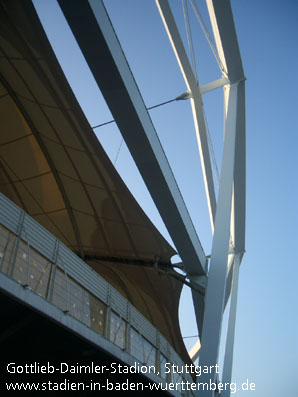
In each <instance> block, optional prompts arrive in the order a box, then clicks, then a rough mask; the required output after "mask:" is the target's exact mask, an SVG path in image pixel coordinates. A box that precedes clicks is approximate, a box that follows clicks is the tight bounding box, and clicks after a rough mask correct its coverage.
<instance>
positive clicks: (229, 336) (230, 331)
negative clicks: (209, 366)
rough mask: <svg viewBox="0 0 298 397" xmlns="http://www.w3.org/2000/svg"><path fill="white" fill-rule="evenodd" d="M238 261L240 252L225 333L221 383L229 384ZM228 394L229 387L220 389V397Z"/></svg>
mask: <svg viewBox="0 0 298 397" xmlns="http://www.w3.org/2000/svg"><path fill="white" fill-rule="evenodd" d="M240 262H241V259H240V254H239V255H236V256H235V258H234V271H233V284H232V292H231V303H230V313H229V322H228V333H227V341H226V350H225V358H224V366H223V375H222V383H223V384H225V383H228V384H231V378H232V368H233V352H234V338H235V326H236V311H237V296H238V279H239V266H240ZM230 394H231V390H230V389H229V388H227V389H225V390H223V391H222V393H221V397H230Z"/></svg>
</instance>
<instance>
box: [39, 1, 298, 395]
mask: <svg viewBox="0 0 298 397" xmlns="http://www.w3.org/2000/svg"><path fill="white" fill-rule="evenodd" d="M34 3H35V4H36V7H37V9H38V11H39V12H40V16H41V18H42V21H43V23H44V26H45V28H46V30H47V32H48V35H49V37H50V39H51V41H52V44H53V46H54V49H55V51H56V54H57V56H58V59H59V61H60V62H61V65H62V67H63V69H64V71H65V73H66V76H67V78H68V80H69V82H70V84H71V86H72V88H73V90H74V92H75V95H76V96H77V98H78V100H79V101H80V103H81V106H82V108H83V110H84V112H85V114H86V116H87V118H88V120H89V122H90V124H91V125H97V124H99V123H103V122H105V121H108V120H110V119H111V115H110V112H109V110H108V108H107V106H106V105H105V103H104V101H103V99H102V97H101V94H100V92H99V90H98V88H97V87H96V85H95V83H94V81H93V78H92V76H91V75H90V73H89V72H88V67H87V66H86V64H85V63H84V60H83V59H82V57H81V55H80V51H79V50H78V48H77V46H76V43H75V42H74V40H73V38H72V36H71V34H70V32H69V30H68V29H67V26H65V23H64V21H63V17H62V15H61V13H60V12H59V7H58V6H57V4H56V2H55V1H50V0H47V1H42V0H35V1H34ZM170 3H171V5H172V8H173V12H174V15H175V17H176V18H177V23H178V25H179V28H180V29H181V34H182V36H183V37H184V39H186V35H185V27H184V22H183V12H182V6H181V1H180V0H172V1H171V2H170ZM197 3H198V4H199V5H200V10H201V13H202V15H203V17H204V19H205V22H206V23H207V25H208V27H209V26H210V25H209V23H208V17H207V14H206V9H205V5H204V2H203V1H198V2H197ZM105 4H106V7H107V9H108V12H109V13H110V17H111V20H112V22H113V24H114V27H115V30H116V32H117V34H118V36H119V39H120V42H121V45H122V46H123V49H124V51H125V53H126V56H127V59H128V61H129V63H130V66H131V69H132V72H133V73H134V76H135V79H136V81H137V84H138V85H139V88H140V91H141V93H142V95H143V98H144V101H145V103H146V105H147V106H152V105H155V104H158V103H160V102H163V101H167V100H169V99H172V98H175V97H176V96H178V95H180V94H182V93H183V92H185V91H186V87H185V84H184V81H183V78H182V76H181V73H180V70H179V67H178V65H177V62H176V58H175V56H174V54H173V52H172V49H171V46H170V44H169V41H168V39H167V36H166V33H165V30H164V27H163V25H162V22H161V20H160V18H159V14H158V11H157V8H156V6H155V2H154V1H153V0H143V1H139V0H138V1H137V0H106V1H105ZM232 8H233V13H234V19H235V24H236V29H237V34H238V39H239V44H240V50H241V55H242V61H243V65H244V70H245V75H246V77H247V82H246V89H247V90H246V111H247V115H246V116H247V228H246V233H247V239H246V241H247V242H246V247H247V252H246V255H245V257H244V260H243V262H242V265H241V269H240V283H239V295H238V316H237V326H236V339H235V350H234V369H233V379H234V380H235V381H237V382H244V381H246V379H249V381H250V382H254V383H255V384H256V391H254V392H251V393H252V395H253V396H254V397H263V396H264V395H270V396H271V397H277V396H282V395H283V396H295V395H298V387H297V382H296V379H295V376H296V374H297V373H298V364H297V362H298V360H297V357H298V343H297V336H298V307H297V306H298V305H297V302H298V294H297V281H298V271H297V262H298V261H297V249H296V247H297V237H298V233H297V223H298V222H297V221H298V211H297V199H298V194H297V190H298V189H297V164H296V163H297V152H298V138H297V134H298V117H297V112H298V111H297V105H298V101H297V99H298V98H297V92H298V77H297V70H298V55H297V44H296V38H297V37H298V25H297V15H298V2H297V1H295V0H284V1H280V0H262V1H257V0H250V1H247V0H232ZM191 11H192V10H191V7H190V6H189V12H190V20H191V26H192V34H193V39H194V47H195V54H196V63H197V70H198V76H199V81H200V84H205V83H207V82H208V81H211V80H214V79H217V78H219V77H220V73H219V69H218V67H217V64H216V62H215V60H214V58H213V56H212V53H211V51H210V49H209V47H208V44H207V42H206V40H205V38H204V36H203V34H202V32H201V29H200V27H199V24H198V22H197V21H196V19H195V17H194V14H193V12H191ZM53 21H55V23H53ZM210 31H211V29H210ZM185 44H186V45H187V43H186V40H185ZM66 48H67V51H66ZM82 76H83V77H82ZM204 100H205V110H206V114H207V117H208V125H209V130H210V134H211V136H212V140H213V146H214V151H215V155H216V158H217V164H218V166H219V167H220V162H221V153H222V143H223V134H222V127H223V100H222V92H221V90H217V91H215V92H212V93H208V94H205V96H204ZM150 114H151V117H152V120H153V122H154V124H155V127H156V130H157V132H158V135H159V137H160V140H161V142H162V144H163V145H164V148H165V151H166V154H167V156H168V158H169V161H170V164H171V166H172V169H173V171H174V174H175V176H176V178H177V181H178V184H179V187H180V189H181V191H182V194H183V196H184V199H185V202H186V204H187V206H188V209H189V212H190V214H191V217H192V219H193V223H194V225H195V227H196V230H197V233H198V235H199V237H200V239H201V241H202V243H203V247H204V249H205V252H206V254H209V253H210V247H211V230H210V226H209V217H208V211H207V205H206V199H205V192H204V186H203V182H202V175H201V167H200V160H199V154H198V150H197V143H196V138H195V131H194V127H193V121H192V115H191V109H190V104H189V102H188V101H180V102H174V103H171V104H168V105H165V106H162V107H160V108H158V109H155V110H152V111H151V112H150ZM95 131H96V133H97V136H98V139H99V140H100V142H101V143H102V144H103V146H104V147H105V149H106V151H107V153H108V154H109V156H110V158H111V159H112V161H115V158H116V155H117V152H118V149H119V145H120V143H121V136H120V134H119V131H118V129H117V127H116V126H115V125H113V124H111V125H108V126H106V127H102V128H100V129H97V130H95ZM115 166H116V168H117V169H118V171H119V173H120V174H121V176H122V177H123V179H124V180H125V182H126V183H127V185H128V187H129V188H130V189H131V191H132V192H133V194H134V195H135V197H136V199H137V200H138V201H139V202H140V204H141V205H142V207H143V208H144V210H145V211H146V212H147V213H148V214H149V215H150V217H151V219H153V221H154V223H155V224H156V225H157V227H158V228H159V230H161V231H162V233H163V234H164V235H165V236H166V237H168V234H167V231H166V228H165V227H164V225H163V224H162V222H161V220H160V217H159V215H158V212H157V210H156V209H155V207H154V204H153V203H152V200H151V198H150V196H149V194H148V193H147V191H146V188H145V186H144V184H143V183H142V180H141V178H140V176H139V175H138V172H137V170H136V167H135V166H134V164H133V161H132V160H131V158H130V156H129V153H128V150H127V148H126V147H125V144H123V145H122V146H121V150H120V152H119V156H118V158H117V162H116V164H115ZM190 303H191V298H190V294H189V291H188V290H185V291H184V293H183V297H182V300H181V307H180V318H181V329H182V334H183V335H184V336H190V335H195V334H196V333H197V331H196V327H195V321H194V317H193V314H192V312H191V310H190V309H189V307H190V306H191V305H190ZM185 341H186V343H187V346H188V347H189V346H191V345H192V342H194V341H195V340H192V339H185ZM245 394H248V393H247V392H238V393H237V395H239V396H240V397H241V396H242V395H243V396H244V395H245Z"/></svg>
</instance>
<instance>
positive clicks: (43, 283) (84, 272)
mask: <svg viewBox="0 0 298 397" xmlns="http://www.w3.org/2000/svg"><path fill="white" fill-rule="evenodd" d="M0 271H1V272H2V273H4V274H6V275H7V276H9V277H11V278H13V279H14V280H16V281H17V282H18V283H20V284H21V285H22V286H23V287H24V288H28V289H30V290H31V291H32V292H33V293H36V294H38V295H40V296H41V297H42V298H44V299H46V300H48V301H50V302H51V303H52V304H54V305H55V306H57V307H58V308H59V309H61V310H62V311H63V312H64V313H65V314H66V315H70V316H72V317H74V318H76V319H77V320H79V321H81V322H82V323H84V324H85V325H86V326H87V327H90V328H92V329H93V330H94V331H95V332H97V333H98V334H100V335H102V336H103V337H105V338H106V339H108V340H110V341H111V342H112V343H114V344H115V345H117V346H118V347H119V348H120V349H122V350H125V351H127V352H128V353H129V354H130V355H131V356H133V357H134V358H135V359H136V360H138V361H139V362H140V363H141V364H143V365H147V366H151V365H153V366H155V368H156V370H157V371H156V372H158V373H159V374H160V377H161V378H163V379H164V380H166V381H167V382H173V381H175V382H181V381H188V382H192V378H191V377H190V375H189V374H187V373H186V374H184V375H183V377H182V376H181V375H178V377H179V379H177V374H173V373H168V374H166V371H165V363H172V364H176V365H178V366H183V365H184V362H183V361H182V360H181V359H180V357H179V356H178V354H177V353H176V352H175V350H174V349H173V348H172V347H171V346H170V344H169V343H168V342H167V340H166V339H165V338H164V337H163V335H162V334H161V333H160V332H159V331H158V330H157V329H156V328H155V327H154V326H153V325H152V324H151V323H150V322H149V321H148V320H147V319H146V318H145V317H144V316H143V315H142V314H141V313H140V312H138V310H137V309H136V308H135V307H134V306H132V304H131V303H130V302H129V301H127V300H126V299H125V298H124V297H123V296H122V295H121V294H120V293H119V292H118V291H117V290H116V289H115V288H113V287H112V286H111V285H110V284H109V283H108V282H107V281H106V280H104V279H103V278H102V277H101V276H100V275H99V274H98V273H96V272H95V271H94V270H93V269H92V268H91V267H90V266H89V265H87V264H86V263H85V262H84V261H82V260H81V259H80V258H79V257H77V256H76V255H75V254H74V253H73V252H72V251H71V250H69V249H68V248H67V247H66V246H65V245H64V244H63V243H62V242H60V241H59V240H58V239H56V237H54V236H53V235H52V234H51V233H49V232H48V231H46V230H45V229H44V228H43V227H42V226H41V225H40V224H38V223H37V222H36V221H34V220H33V219H32V218H31V217H30V216H29V215H28V214H26V213H25V212H24V211H22V210H21V209H20V208H18V207H17V206H16V205H15V204H14V203H12V202H11V201H10V200H9V199H7V198H6V197H5V196H4V195H2V194H0ZM131 319H133V321H131Z"/></svg>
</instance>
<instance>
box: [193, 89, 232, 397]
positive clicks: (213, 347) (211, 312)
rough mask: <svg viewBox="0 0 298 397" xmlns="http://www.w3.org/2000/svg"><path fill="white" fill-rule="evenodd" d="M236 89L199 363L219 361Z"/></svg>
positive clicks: (228, 121) (207, 392)
mask: <svg viewBox="0 0 298 397" xmlns="http://www.w3.org/2000/svg"><path fill="white" fill-rule="evenodd" d="M237 91H238V84H233V85H231V86H230V88H229V92H228V106H227V118H226V125H225V142H224V152H223V160H222V169H221V178H220V185H219V192H218V201H217V209H216V217H215V226H214V236H213V244H212V251H211V261H210V270H209V273H208V282H207V288H206V294H205V312H204V321H203V333H202V339H201V343H202V348H201V354H200V365H208V366H209V367H210V366H214V365H215V364H217V362H218V351H219V344H220V336H221V325H222V317H223V309H224V298H225V290H226V278H227V268H228V255H229V248H230V226H231V210H232V195H233V181H234V164H235V162H234V160H235V144H236V132H237V129H236V127H237ZM215 378H216V373H215V371H214V372H213V373H212V374H203V375H202V376H201V377H200V380H199V382H202V383H204V382H207V383H208V384H209V382H210V381H211V382H215ZM197 395H199V396H200V397H201V396H206V397H207V396H208V397H211V396H213V395H214V392H213V391H212V390H210V389H209V388H208V390H206V389H205V390H202V391H199V392H197Z"/></svg>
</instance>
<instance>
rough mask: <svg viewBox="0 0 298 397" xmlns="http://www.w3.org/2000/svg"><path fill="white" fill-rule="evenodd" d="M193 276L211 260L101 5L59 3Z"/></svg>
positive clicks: (93, 1) (91, 0) (91, 1)
mask: <svg viewBox="0 0 298 397" xmlns="http://www.w3.org/2000/svg"><path fill="white" fill-rule="evenodd" d="M58 2H59V5H60V7H61V9H62V11H63V13H64V15H65V17H66V20H67V22H68V24H69V25H70V28H71V30H72V31H73V33H74V36H75V38H76V40H77V42H78V44H79V46H80V48H81V50H82V52H83V54H84V56H85V58H86V61H87V63H88V65H89V67H90V70H91V72H92V73H93V76H94V78H95V81H96V82H97V84H98V86H99V88H100V90H101V92H102V94H103V96H104V98H105V100H106V102H107V104H108V106H109V108H110V110H111V113H112V114H113V117H114V119H115V121H116V123H117V125H118V127H119V129H120V131H121V133H122V135H123V138H124V140H125V142H126V144H127V146H128V148H129V150H130V152H131V154H132V157H133V159H134V161H135V163H136V165H137V167H138V169H139V171H140V173H141V175H142V177H143V180H144V182H145V184H146V185H147V188H148V190H149V192H150V193H151V196H152V198H153V200H154V202H155V204H156V206H157V208H158V210H159V212H160V215H161V217H162V219H163V221H164V223H165V225H166V227H167V229H168V231H169V234H170V235H171V238H172V239H173V242H174V244H175V246H176V248H177V250H178V252H179V255H180V256H181V258H182V261H183V264H184V267H185V270H186V272H187V273H188V274H189V275H196V276H200V275H204V274H205V273H206V257H205V254H204V251H203V249H202V246H201V244H200V241H199V238H198V236H197V233H196V231H195V229H194V226H193V223H192V221H191V218H190V216H189V213H188V211H187V209H186V206H185V203H184V201H183V198H182V196H181V193H180V191H179V188H178V186H177V183H176V181H175V178H174V176H173V173H172V171H171V168H170V166H169V164H168V161H167V158H166V156H165V153H164V151H163V149H162V146H161V144H160V141H159V139H158V136H157V134H156V131H155V129H154V126H153V124H152V121H151V119H150V116H149V114H148V111H147V109H146V106H145V104H144V101H143V99H142V97H141V94H140V92H139V89H138V87H137V85H136V82H135V80H134V78H133V75H132V73H131V70H130V68H129V65H128V63H127V60H126V58H125V56H124V53H123V51H122V48H121V46H120V43H119V41H118V38H117V36H116V34H115V31H114V29H113V26H112V24H111V21H110V19H109V17H108V15H107V12H106V10H105V7H104V5H103V2H102V1H99V0H88V1H85V0H77V1H75V2H73V1H69V0H58Z"/></svg>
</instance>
